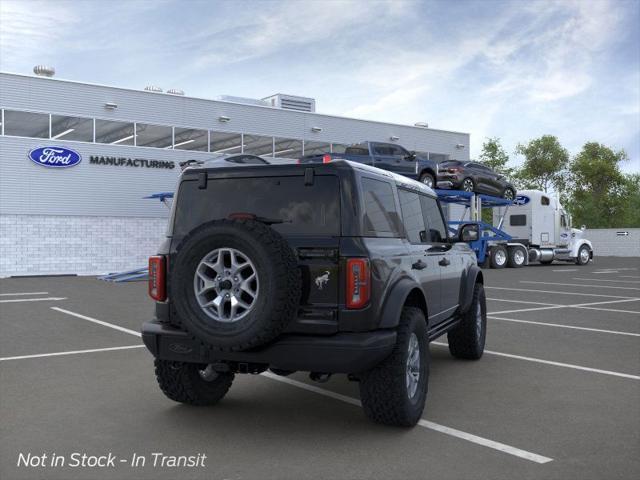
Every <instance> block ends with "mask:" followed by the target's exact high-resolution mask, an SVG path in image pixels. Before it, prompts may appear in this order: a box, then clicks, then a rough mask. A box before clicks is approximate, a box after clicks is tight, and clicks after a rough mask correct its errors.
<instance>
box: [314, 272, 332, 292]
mask: <svg viewBox="0 0 640 480" xmlns="http://www.w3.org/2000/svg"><path fill="white" fill-rule="evenodd" d="M327 282H329V271H328V270H325V272H324V274H322V275H320V276H319V277H316V286H317V287H318V290H322V287H324V286H325V285H326V284H327Z"/></svg>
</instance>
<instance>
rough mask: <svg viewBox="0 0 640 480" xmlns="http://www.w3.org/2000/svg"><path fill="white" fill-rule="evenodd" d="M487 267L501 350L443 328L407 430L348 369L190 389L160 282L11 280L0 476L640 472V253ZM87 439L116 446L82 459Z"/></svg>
mask: <svg viewBox="0 0 640 480" xmlns="http://www.w3.org/2000/svg"><path fill="white" fill-rule="evenodd" d="M485 284H486V286H487V297H488V298H489V300H488V310H489V315H490V317H489V326H488V336H487V346H486V349H487V350H486V352H485V355H484V357H483V358H482V359H481V360H480V361H478V362H465V361H460V360H455V359H453V358H452V357H451V356H450V355H449V353H448V350H447V348H446V337H443V338H441V339H439V340H438V341H436V342H435V343H434V344H432V346H431V355H432V364H431V378H430V386H429V395H428V398H427V407H426V410H425V414H424V417H423V419H424V420H423V421H422V422H421V423H420V425H418V426H417V427H415V428H413V429H410V430H405V429H397V428H389V427H383V426H379V425H375V424H372V423H371V422H369V421H368V420H367V419H366V418H365V416H364V414H363V413H362V411H361V410H360V408H358V406H357V403H358V388H357V385H356V384H354V383H351V382H348V381H347V379H346V378H345V377H344V376H334V377H333V378H332V379H331V380H330V381H329V382H328V383H325V384H317V383H313V382H311V381H309V380H308V379H307V377H306V375H304V374H295V375H292V376H290V377H286V378H284V379H283V378H282V377H275V376H270V375H258V376H248V375H239V376H237V377H236V381H235V382H234V385H233V386H232V388H231V391H230V393H229V395H228V396H227V397H226V398H225V399H224V400H223V401H222V402H221V403H220V404H219V405H217V406H215V407H207V408H198V407H187V406H183V405H178V404H175V403H173V402H171V401H170V400H168V399H166V398H165V397H164V396H163V395H162V394H161V392H160V391H159V389H158V387H157V385H156V382H155V379H154V375H153V361H152V357H151V355H150V354H149V353H148V352H147V350H146V349H145V348H143V347H142V346H141V341H140V338H139V337H138V336H137V335H136V334H137V332H138V330H139V328H140V325H141V323H142V322H143V321H144V320H146V319H148V318H149V317H150V316H151V312H152V303H151V301H150V300H149V299H148V298H147V296H146V284H145V283H143V282H139V283H127V284H112V283H106V282H103V281H100V280H97V279H94V278H87V277H42V278H10V279H3V280H0V331H1V335H0V391H1V395H0V418H1V422H0V478H2V479H20V478H47V479H49V478H59V479H76V478H77V479H93V478H107V479H116V478H117V479H120V478H123V479H128V478H135V479H144V478H153V479H161V478H203V479H204V478H207V479H223V478H225V479H227V478H228V479H306V478H309V479H311V478H340V479H342V478H349V479H356V478H385V479H392V478H393V479H395V478H398V479H400V478H402V479H404V478H427V477H428V478H452V479H460V478H491V479H502V478H504V479H513V478H516V477H517V478H519V479H527V478H545V479H552V478H554V479H555V478H557V479H564V480H566V479H574V478H575V479H590V478H593V479H602V478H607V479H614V478H640V456H639V455H638V452H639V451H640V259H639V258H597V259H596V261H595V262H594V263H591V264H590V265H588V266H585V267H578V266H575V265H567V264H557V265H556V264H554V265H550V266H532V267H528V268H523V269H506V270H501V271H497V270H485ZM74 452H76V453H80V454H82V453H86V454H87V455H107V454H108V453H112V454H113V455H114V456H115V458H116V460H115V461H114V466H104V467H98V466H96V467H88V466H87V467H72V466H71V465H70V464H71V463H72V462H70V458H71V455H72V454H73V453H74ZM153 453H162V454H165V455H186V456H194V457H196V456H198V455H200V457H199V458H202V457H201V455H202V454H205V455H206V459H205V460H204V465H205V466H201V465H197V466H193V467H186V466H181V467H171V466H169V465H168V464H169V463H171V462H170V461H169V460H167V461H166V462H165V465H164V466H155V467H154V466H153V462H152V461H153V459H154V456H153ZM20 454H22V455H23V456H27V455H28V454H31V457H30V462H33V463H37V461H38V459H37V458H36V456H40V458H41V457H42V454H47V458H46V459H45V461H44V462H43V463H44V466H24V465H21V466H18V462H19V459H20ZM135 455H137V457H136V458H138V459H139V458H141V457H142V458H144V459H145V460H146V462H145V464H144V466H142V465H140V464H139V463H138V466H135V463H136V460H133V461H132V457H133V456H135ZM58 457H63V459H65V461H66V463H65V466H51V465H50V464H51V459H52V458H53V459H55V458H58ZM76 458H77V457H76ZM156 458H158V459H160V458H162V457H159V456H156ZM137 461H138V462H141V461H140V460H137Z"/></svg>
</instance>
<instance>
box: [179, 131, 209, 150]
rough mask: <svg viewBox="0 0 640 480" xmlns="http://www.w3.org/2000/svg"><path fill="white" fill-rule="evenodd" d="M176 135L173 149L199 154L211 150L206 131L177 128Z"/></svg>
mask: <svg viewBox="0 0 640 480" xmlns="http://www.w3.org/2000/svg"><path fill="white" fill-rule="evenodd" d="M174 134H175V138H174V140H173V141H174V143H173V148H175V149H176V150H197V151H199V152H206V151H208V150H209V135H208V132H207V131H206V130H197V129H195V128H179V127H176V128H175V130H174Z"/></svg>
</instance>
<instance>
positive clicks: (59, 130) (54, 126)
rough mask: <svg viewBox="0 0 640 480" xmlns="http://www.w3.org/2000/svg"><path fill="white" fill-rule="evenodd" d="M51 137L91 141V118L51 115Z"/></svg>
mask: <svg viewBox="0 0 640 480" xmlns="http://www.w3.org/2000/svg"><path fill="white" fill-rule="evenodd" d="M51 138H52V139H54V140H57V139H61V140H74V141H76V142H93V119H92V118H79V117H67V116H64V115H51Z"/></svg>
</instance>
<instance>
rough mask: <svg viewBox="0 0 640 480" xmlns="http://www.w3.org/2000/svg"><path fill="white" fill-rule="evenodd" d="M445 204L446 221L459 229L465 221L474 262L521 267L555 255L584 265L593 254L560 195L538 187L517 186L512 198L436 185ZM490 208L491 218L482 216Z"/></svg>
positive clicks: (495, 266)
mask: <svg viewBox="0 0 640 480" xmlns="http://www.w3.org/2000/svg"><path fill="white" fill-rule="evenodd" d="M437 193H438V197H439V198H440V201H441V202H442V203H443V204H445V205H448V209H447V210H448V215H447V216H448V219H449V227H450V230H451V232H452V233H453V234H457V231H458V229H459V228H461V226H462V225H469V224H473V225H475V226H476V227H475V231H472V230H473V229H470V228H469V227H465V238H466V239H467V240H466V241H467V243H468V244H469V246H471V248H472V249H473V250H474V251H475V253H476V257H477V258H478V264H480V265H482V266H490V267H492V268H504V267H514V268H518V267H523V266H525V265H528V264H529V263H533V262H539V263H542V264H549V263H551V262H553V261H554V260H557V261H564V262H575V263H577V264H578V265H585V264H587V263H589V261H590V260H592V259H593V246H592V245H591V242H590V241H589V240H587V239H586V238H584V237H585V227H584V226H582V227H581V228H580V229H577V228H572V226H571V216H570V215H569V214H568V213H567V212H566V211H565V209H564V208H563V207H562V205H560V203H559V202H558V200H557V199H556V198H554V197H552V196H550V195H548V194H546V193H544V192H542V191H539V190H524V191H520V192H518V195H517V196H516V198H515V200H513V202H512V201H511V200H507V199H504V198H499V197H493V196H490V195H483V194H477V193H473V192H463V191H457V190H437ZM483 209H484V210H487V209H490V210H491V211H492V217H493V218H492V220H493V222H492V224H489V223H486V222H484V221H483V220H482V211H483Z"/></svg>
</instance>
